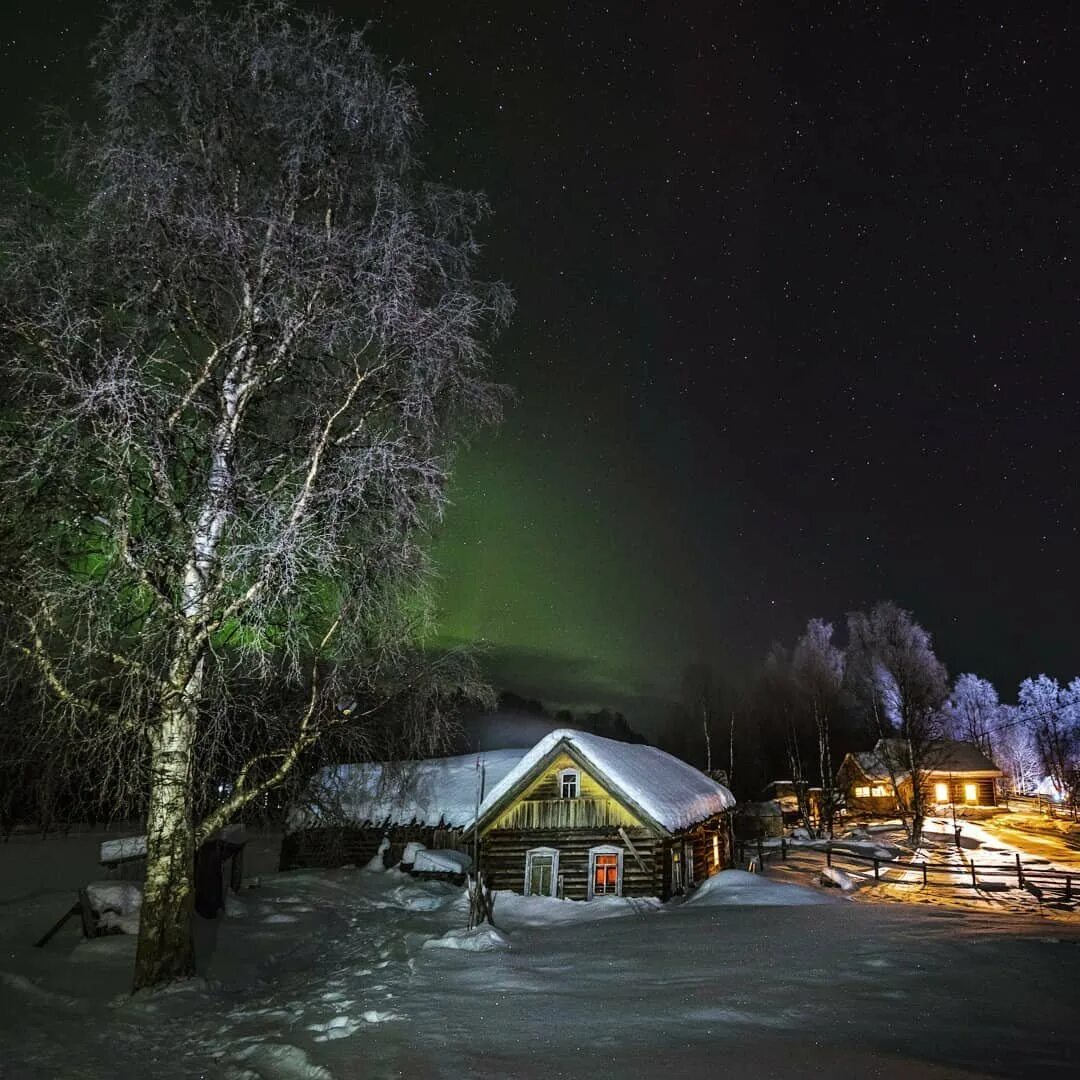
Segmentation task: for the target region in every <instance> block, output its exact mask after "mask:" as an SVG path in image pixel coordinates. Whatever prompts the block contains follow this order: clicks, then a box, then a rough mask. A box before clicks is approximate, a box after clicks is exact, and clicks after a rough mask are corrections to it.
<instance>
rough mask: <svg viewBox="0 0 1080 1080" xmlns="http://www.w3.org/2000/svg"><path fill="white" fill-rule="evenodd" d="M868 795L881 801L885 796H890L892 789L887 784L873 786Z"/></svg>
mask: <svg viewBox="0 0 1080 1080" xmlns="http://www.w3.org/2000/svg"><path fill="white" fill-rule="evenodd" d="M870 794H871V795H873V796H874V798H875V799H882V798H884V797H885V796H886V795H891V794H892V788H890V787H889V785H888V784H875V785H874V786H873V788H872V789H871V790H870Z"/></svg>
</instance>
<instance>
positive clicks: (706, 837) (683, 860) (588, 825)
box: [472, 729, 735, 900]
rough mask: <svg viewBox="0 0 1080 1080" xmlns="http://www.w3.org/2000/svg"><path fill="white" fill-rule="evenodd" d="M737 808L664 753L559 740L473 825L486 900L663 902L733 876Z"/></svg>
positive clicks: (514, 775) (520, 771) (554, 737)
mask: <svg viewBox="0 0 1080 1080" xmlns="http://www.w3.org/2000/svg"><path fill="white" fill-rule="evenodd" d="M734 803H735V800H734V799H733V797H732V795H731V793H730V792H729V791H728V790H727V788H725V787H724V786H723V785H721V784H718V783H717V782H716V781H715V780H712V779H710V778H709V777H708V776H706V775H705V774H704V773H702V772H700V771H699V770H697V769H695V768H694V767H693V766H691V765H688V764H686V762H684V761H680V760H679V759H678V758H675V757H672V756H671V755H670V754H666V753H664V751H662V750H658V749H656V748H655V747H652V746H643V745H640V744H632V743H623V742H616V741H615V740H613V739H605V738H601V737H600V736H598V735H590V734H588V733H586V732H580V731H572V730H569V729H562V730H558V731H553V732H551V734H549V735H547V736H545V737H544V738H543V739H541V740H540V742H538V743H537V744H536V746H534V747H533V748H532V749H531V750H530V751H529V752H528V753H527V754H526V755H525V756H524V757H523V758H522V759H521V761H519V762H518V764H517V765H515V766H514V767H513V768H512V769H511V770H510V772H509V773H508V774H507V775H506V776H505V777H504V778H503V779H502V781H501V782H500V783H498V784H496V785H495V786H494V787H493V788H491V789H490V792H489V794H488V795H487V797H486V798H485V799H484V803H483V806H482V807H481V810H480V814H479V817H478V819H477V821H476V822H474V823H472V825H473V827H475V830H476V832H477V833H478V834H479V837H480V853H481V865H482V869H483V871H484V875H485V878H486V880H487V882H488V883H489V884H490V885H491V886H492V887H493V888H496V889H510V890H513V891H514V892H520V893H525V894H526V895H545V896H562V897H565V898H567V899H572V900H592V899H594V898H596V897H601V896H657V897H660V899H662V900H667V899H669V898H670V897H671V896H674V895H676V894H679V893H683V892H686V891H687V890H688V889H690V888H692V887H693V886H694V885H695V884H696V883H697V882H700V881H703V880H704V879H705V878H706V877H709V876H711V875H712V874H715V873H716V872H717V871H718V870H721V869H723V868H725V867H727V866H730V865H731V862H732V839H731V821H730V810H731V808H732V807H733V806H734Z"/></svg>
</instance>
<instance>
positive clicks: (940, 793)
mask: <svg viewBox="0 0 1080 1080" xmlns="http://www.w3.org/2000/svg"><path fill="white" fill-rule="evenodd" d="M934 798H935V799H936V800H937V801H938V802H948V801H949V785H948V784H935V785H934Z"/></svg>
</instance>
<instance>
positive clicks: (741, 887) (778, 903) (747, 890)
mask: <svg viewBox="0 0 1080 1080" xmlns="http://www.w3.org/2000/svg"><path fill="white" fill-rule="evenodd" d="M830 902H831V901H830V898H829V897H828V896H826V895H824V894H822V893H819V892H817V891H816V890H814V889H811V888H808V887H807V886H805V885H793V884H789V883H787V882H782V881H776V880H775V879H772V878H768V877H765V876H764V875H762V874H748V873H747V872H746V871H745V870H721V871H720V873H719V874H716V875H714V876H713V877H711V878H707V879H706V880H705V881H703V882H702V883H701V884H700V885H699V886H698V888H697V890H696V891H695V892H694V893H693V895H692V896H691V897H690V898H689V899H688V900H687V901H686V903H687V904H694V905H696V906H699V907H714V906H715V907H724V906H727V905H729V904H730V905H746V906H752V907H792V906H797V905H801V904H828V903H830Z"/></svg>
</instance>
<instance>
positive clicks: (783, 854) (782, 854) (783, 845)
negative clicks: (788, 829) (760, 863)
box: [780, 836, 787, 859]
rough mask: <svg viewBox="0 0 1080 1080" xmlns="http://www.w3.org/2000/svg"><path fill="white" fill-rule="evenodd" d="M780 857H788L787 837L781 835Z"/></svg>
mask: <svg viewBox="0 0 1080 1080" xmlns="http://www.w3.org/2000/svg"><path fill="white" fill-rule="evenodd" d="M780 858H781V859H786V858H787V837H786V836H781V837H780Z"/></svg>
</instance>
